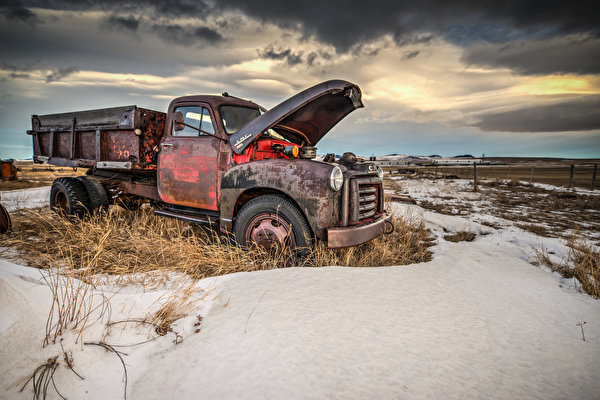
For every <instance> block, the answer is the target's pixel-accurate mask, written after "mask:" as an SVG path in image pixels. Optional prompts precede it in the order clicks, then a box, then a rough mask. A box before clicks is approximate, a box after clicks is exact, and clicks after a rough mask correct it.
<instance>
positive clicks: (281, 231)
mask: <svg viewBox="0 0 600 400" xmlns="http://www.w3.org/2000/svg"><path fill="white" fill-rule="evenodd" d="M244 239H245V242H246V243H247V244H251V243H254V244H255V245H256V246H260V247H262V248H264V249H266V250H267V251H273V250H280V249H284V248H286V247H287V248H291V249H293V248H295V247H296V239H295V237H294V232H293V231H292V227H291V225H290V224H289V223H288V222H287V221H285V220H284V219H283V218H281V217H280V216H279V215H277V214H272V213H263V214H259V215H257V216H255V217H254V218H252V220H251V221H250V223H249V224H248V225H247V227H246V231H245V233H244Z"/></svg>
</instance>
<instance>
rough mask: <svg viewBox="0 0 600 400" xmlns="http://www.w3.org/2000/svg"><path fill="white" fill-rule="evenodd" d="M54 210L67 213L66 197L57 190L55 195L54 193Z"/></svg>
mask: <svg viewBox="0 0 600 400" xmlns="http://www.w3.org/2000/svg"><path fill="white" fill-rule="evenodd" d="M54 208H55V209H58V210H59V211H62V212H65V213H66V212H68V211H69V201H68V200H67V195H66V194H64V193H63V192H62V191H60V190H57V191H56V193H54Z"/></svg>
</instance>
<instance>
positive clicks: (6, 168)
mask: <svg viewBox="0 0 600 400" xmlns="http://www.w3.org/2000/svg"><path fill="white" fill-rule="evenodd" d="M0 170H1V171H2V180H3V181H10V180H14V179H17V167H15V160H13V159H10V160H0Z"/></svg>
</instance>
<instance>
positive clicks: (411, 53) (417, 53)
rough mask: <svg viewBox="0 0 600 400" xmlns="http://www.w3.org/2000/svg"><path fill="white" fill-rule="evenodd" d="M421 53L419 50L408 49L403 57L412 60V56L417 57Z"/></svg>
mask: <svg viewBox="0 0 600 400" xmlns="http://www.w3.org/2000/svg"><path fill="white" fill-rule="evenodd" d="M418 55H419V50H412V51H407V52H406V53H405V54H404V57H402V58H403V59H404V60H410V59H411V58H415V57H416V56H418Z"/></svg>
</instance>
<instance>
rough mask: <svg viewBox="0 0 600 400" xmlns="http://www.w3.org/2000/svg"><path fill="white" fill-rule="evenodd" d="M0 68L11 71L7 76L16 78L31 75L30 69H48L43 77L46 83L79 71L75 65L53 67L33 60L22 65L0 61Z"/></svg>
mask: <svg viewBox="0 0 600 400" xmlns="http://www.w3.org/2000/svg"><path fill="white" fill-rule="evenodd" d="M0 70H4V71H11V73H10V75H9V76H10V77H11V78H12V79H18V78H21V79H23V78H25V79H27V78H30V77H31V74H30V72H32V71H36V70H50V71H51V72H50V73H48V74H47V75H46V77H45V79H46V83H50V82H55V81H59V80H61V79H62V78H65V77H67V76H69V75H71V74H74V73H75V72H79V69H78V68H76V67H63V68H56V67H54V68H53V67H49V66H47V65H44V64H42V63H40V62H34V63H31V64H22V65H20V64H19V65H17V64H13V63H8V62H0Z"/></svg>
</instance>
